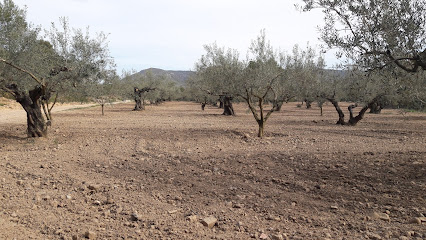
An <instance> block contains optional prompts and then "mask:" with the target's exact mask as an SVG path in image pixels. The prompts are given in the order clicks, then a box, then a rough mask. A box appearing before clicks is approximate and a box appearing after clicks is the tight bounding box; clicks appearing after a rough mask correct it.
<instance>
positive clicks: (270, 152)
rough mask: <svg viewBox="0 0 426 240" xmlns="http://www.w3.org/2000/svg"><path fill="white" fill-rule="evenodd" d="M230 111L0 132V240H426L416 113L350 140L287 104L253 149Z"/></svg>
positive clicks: (364, 125)
mask: <svg viewBox="0 0 426 240" xmlns="http://www.w3.org/2000/svg"><path fill="white" fill-rule="evenodd" d="M235 108H236V113H237V116H235V117H228V116H222V115H221V110H220V109H217V108H214V107H206V110H205V111H201V106H200V105H197V104H195V103H178V102H172V103H165V104H163V105H159V106H148V107H147V109H146V110H145V111H141V112H134V111H131V110H132V109H133V104H131V103H128V104H120V105H115V106H114V107H108V108H106V115H105V116H101V112H100V107H92V108H85V109H75V110H68V111H61V112H57V113H55V114H54V122H53V126H52V128H51V129H50V132H49V137H48V138H45V139H27V138H26V133H25V130H26V129H25V128H26V125H25V119H24V121H22V120H21V121H20V122H3V123H0V239H73V238H74V239H82V238H84V237H85V235H87V236H86V237H87V238H96V239H286V238H288V239H425V238H426V223H425V222H424V221H423V220H425V218H424V217H425V215H426V114H425V113H404V114H401V113H399V112H398V111H395V110H384V111H383V113H382V114H380V115H373V114H367V115H366V116H365V119H364V120H362V121H361V122H360V123H359V125H358V126H355V127H348V126H337V125H335V124H334V123H335V121H336V120H337V114H336V112H335V111H334V109H333V108H332V106H331V105H327V106H326V107H325V112H324V116H322V117H321V116H319V110H318V109H315V108H314V109H312V110H306V109H303V108H297V107H296V104H295V103H291V104H287V105H284V106H283V110H282V112H277V113H273V115H272V116H271V118H270V120H269V121H268V122H267V125H266V128H265V135H266V136H265V137H264V138H263V139H259V138H257V137H256V131H257V124H256V122H255V120H254V118H253V117H252V115H251V113H250V112H249V111H248V110H247V107H245V105H243V104H236V106H235ZM7 112H8V111H4V110H3V111H0V115H3V116H7V114H8V113H7ZM209 216H213V217H215V218H216V219H217V222H216V223H214V222H213V224H214V225H212V226H211V228H209V227H206V226H204V225H203V221H202V220H203V219H204V218H206V217H209ZM422 221H423V222H422ZM86 233H87V234H86Z"/></svg>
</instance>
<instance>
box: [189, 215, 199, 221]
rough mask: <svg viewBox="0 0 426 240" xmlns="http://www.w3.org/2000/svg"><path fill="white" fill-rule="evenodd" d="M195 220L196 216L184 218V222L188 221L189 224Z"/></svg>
mask: <svg viewBox="0 0 426 240" xmlns="http://www.w3.org/2000/svg"><path fill="white" fill-rule="evenodd" d="M197 218H198V217H197V215H191V216H188V217H186V220H187V221H190V222H196V221H197Z"/></svg>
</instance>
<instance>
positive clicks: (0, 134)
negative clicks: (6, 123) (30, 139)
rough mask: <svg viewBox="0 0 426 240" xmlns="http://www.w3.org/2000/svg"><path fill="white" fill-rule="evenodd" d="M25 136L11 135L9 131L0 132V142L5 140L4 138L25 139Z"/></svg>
mask: <svg viewBox="0 0 426 240" xmlns="http://www.w3.org/2000/svg"><path fill="white" fill-rule="evenodd" d="M25 139H27V137H23V136H19V135H16V134H15V135H13V134H11V133H9V132H0V142H5V141H6V140H25Z"/></svg>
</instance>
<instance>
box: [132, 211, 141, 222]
mask: <svg viewBox="0 0 426 240" xmlns="http://www.w3.org/2000/svg"><path fill="white" fill-rule="evenodd" d="M130 220H132V221H139V220H141V217H140V216H139V214H138V213H137V212H134V213H132V215H131V216H130Z"/></svg>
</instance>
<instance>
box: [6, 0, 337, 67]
mask: <svg viewBox="0 0 426 240" xmlns="http://www.w3.org/2000/svg"><path fill="white" fill-rule="evenodd" d="M14 2H15V3H16V4H17V5H19V6H20V7H23V6H25V5H26V6H27V19H28V20H29V21H30V22H32V23H34V24H35V25H41V26H42V28H45V29H48V28H49V27H50V24H51V22H58V20H59V17H63V16H65V17H68V18H69V23H70V25H71V26H72V27H74V28H83V29H84V28H86V27H87V26H89V27H90V32H91V33H93V34H94V33H96V32H100V31H103V32H105V33H108V34H109V37H108V39H109V48H110V51H111V55H112V56H113V57H114V59H115V62H116V64H117V70H118V73H121V71H122V70H123V69H125V70H131V69H134V70H137V71H139V70H142V69H145V68H149V67H155V68H162V69H166V70H193V69H194V64H195V62H196V61H197V60H198V59H199V58H200V56H201V55H202V54H204V49H203V45H205V44H210V43H213V42H217V44H218V45H219V46H225V47H229V48H234V49H238V50H239V52H240V55H242V56H245V54H246V52H247V49H248V46H249V45H250V42H251V41H252V39H255V38H256V37H257V36H258V35H259V33H260V30H262V29H265V30H266V37H267V38H268V39H269V40H270V41H271V44H272V45H273V46H274V47H275V48H277V49H281V50H283V51H287V52H289V51H291V49H292V47H293V45H294V44H299V45H300V46H301V47H305V46H306V44H307V42H309V43H310V45H312V46H318V45H319V44H320V41H319V40H318V36H319V34H318V31H317V26H318V25H322V14H321V13H320V12H318V11H316V12H315V11H314V12H308V13H302V12H299V11H297V10H296V9H295V7H294V4H297V3H300V2H301V0H151V1H148V0H120V1H118V0H14ZM325 58H326V62H327V64H329V65H331V64H332V63H334V62H336V60H335V57H334V55H333V54H331V53H329V54H326V56H325Z"/></svg>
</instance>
